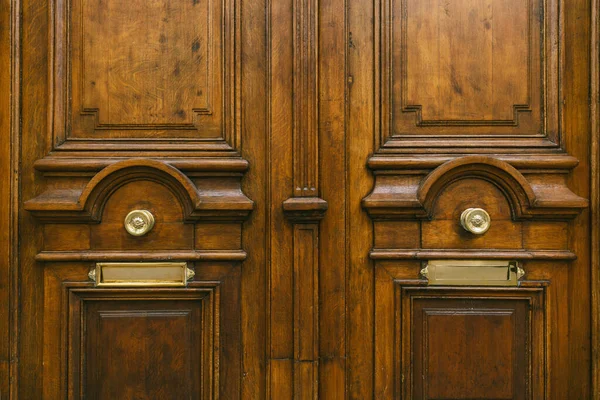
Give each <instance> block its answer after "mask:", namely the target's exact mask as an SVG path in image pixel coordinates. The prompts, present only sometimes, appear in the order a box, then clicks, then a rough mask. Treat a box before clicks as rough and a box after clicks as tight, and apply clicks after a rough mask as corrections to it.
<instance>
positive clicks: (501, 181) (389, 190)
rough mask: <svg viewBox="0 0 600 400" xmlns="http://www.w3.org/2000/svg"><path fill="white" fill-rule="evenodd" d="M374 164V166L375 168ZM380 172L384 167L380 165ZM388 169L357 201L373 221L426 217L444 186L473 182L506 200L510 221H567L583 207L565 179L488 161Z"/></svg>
mask: <svg viewBox="0 0 600 400" xmlns="http://www.w3.org/2000/svg"><path fill="white" fill-rule="evenodd" d="M378 163H379V161H378V162H377V163H376V166H377V167H379V166H380V164H378ZM384 165H385V166H386V167H389V166H390V165H389V164H387V163H384ZM405 168H406V170H404V169H403V170H401V171H397V170H390V171H386V172H387V173H377V174H375V186H374V188H373V191H372V192H371V194H369V195H368V196H367V197H365V198H364V199H363V207H365V208H366V209H367V211H368V213H369V215H370V216H371V217H372V218H374V219H412V218H421V219H423V218H430V217H431V213H432V209H433V205H434V204H435V201H436V199H437V197H438V196H439V194H440V193H441V192H442V191H443V189H444V188H445V187H446V186H448V185H449V184H451V183H453V182H455V181H457V180H460V179H465V178H473V177H475V178H479V179H483V180H486V181H488V182H491V183H492V184H494V185H495V186H497V187H498V188H499V189H500V190H501V191H502V192H503V193H504V195H505V197H506V199H507V200H508V202H509V204H510V206H511V209H512V214H513V218H514V219H516V220H519V219H535V218H540V219H570V218H573V217H575V216H576V215H578V214H579V213H580V212H581V210H582V209H584V208H586V207H587V206H588V201H587V200H586V199H584V198H582V197H579V196H577V195H576V194H574V193H573V192H571V190H570V189H569V188H568V186H567V182H566V174H564V173H553V174H552V173H545V174H544V175H543V177H542V178H540V177H538V176H536V175H535V174H528V175H527V177H525V176H524V175H523V174H521V173H520V172H519V171H517V170H516V169H515V168H514V167H513V166H511V165H510V164H508V163H507V162H505V161H501V160H499V159H496V158H493V157H488V156H466V157H460V158H456V159H453V160H451V161H447V162H446V163H444V164H442V165H440V166H439V167H437V168H436V169H434V170H433V171H431V172H429V174H427V175H425V173H426V172H427V171H425V172H424V171H419V170H415V171H411V168H410V167H408V168H407V167H405Z"/></svg>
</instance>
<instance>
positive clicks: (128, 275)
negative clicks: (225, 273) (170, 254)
mask: <svg viewBox="0 0 600 400" xmlns="http://www.w3.org/2000/svg"><path fill="white" fill-rule="evenodd" d="M94 272H95V273H93V274H90V277H91V278H92V279H94V280H95V281H96V286H144V287H156V286H186V285H187V281H188V279H191V278H192V277H193V271H192V270H190V269H188V268H187V263H185V262H144V263H133V262H132V263H125V262H123V263H97V264H96V268H95V271H94Z"/></svg>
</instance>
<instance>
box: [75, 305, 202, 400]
mask: <svg viewBox="0 0 600 400" xmlns="http://www.w3.org/2000/svg"><path fill="white" fill-rule="evenodd" d="M85 310H86V311H85V315H86V320H87V323H86V329H85V336H84V347H83V348H84V349H85V354H86V358H85V360H86V373H85V377H86V378H85V387H86V395H87V397H89V398H92V399H123V400H126V399H131V400H133V399H136V400H143V399H148V400H150V399H159V398H164V399H166V398H172V399H187V398H198V395H199V394H200V392H201V391H200V382H201V381H202V374H201V371H202V349H203V348H204V346H203V344H202V340H203V335H202V329H203V323H202V313H203V310H202V301H176V300H173V301H135V300H134V301H123V300H119V301H88V302H86V305H85Z"/></svg>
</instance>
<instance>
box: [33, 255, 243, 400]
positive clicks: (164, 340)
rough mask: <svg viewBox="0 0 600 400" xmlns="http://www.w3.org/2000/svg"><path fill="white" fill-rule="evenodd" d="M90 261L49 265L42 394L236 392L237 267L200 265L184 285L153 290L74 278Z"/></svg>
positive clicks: (195, 394) (230, 394) (158, 395)
mask: <svg viewBox="0 0 600 400" xmlns="http://www.w3.org/2000/svg"><path fill="white" fill-rule="evenodd" d="M87 269H88V268H87V267H85V266H73V267H70V268H59V269H53V268H52V266H49V268H47V269H46V272H45V286H46V290H47V291H48V295H47V301H46V304H45V313H46V315H47V319H48V321H52V324H49V325H46V326H45V331H46V335H45V336H44V360H45V367H44V368H45V374H44V396H45V397H44V398H56V397H61V396H62V395H61V393H62V394H64V395H66V394H67V393H68V396H69V397H68V398H73V399H76V398H83V397H86V398H87V397H92V398H112V397H114V396H115V395H117V396H119V397H124V398H168V397H169V396H171V394H172V393H179V394H181V395H182V396H183V397H190V396H191V397H199V398H203V399H213V398H220V397H227V398H232V397H236V396H239V393H240V384H239V382H240V379H241V377H240V374H239V371H240V370H239V368H240V366H239V364H240V361H241V355H240V353H239V351H240V347H239V345H238V343H239V337H240V334H241V332H240V330H239V318H240V313H239V310H240V308H239V307H240V302H239V301H240V298H239V296H238V295H237V293H238V291H239V277H240V274H239V266H237V267H236V266H233V267H232V266H227V265H219V266H216V265H213V266H212V267H208V268H207V267H204V268H201V267H200V266H199V265H197V267H196V269H197V270H198V271H199V274H198V275H196V277H197V278H199V280H198V281H196V282H193V283H190V284H189V286H188V289H159V290H157V289H137V290H127V289H102V290H98V289H95V288H94V287H93V285H91V284H90V283H86V282H74V281H81V278H82V277H83V276H86V275H87V272H86V271H87ZM66 281H71V282H66ZM224 299H227V300H226V301H225V300H224ZM56 300H60V301H56ZM165 324H167V325H168V326H169V329H165V328H166V326H165ZM61 325H63V326H65V327H68V329H67V330H65V331H63V333H62V335H59V334H56V335H55V334H54V333H55V330H56V329H60V326H61ZM161 326H162V328H161ZM133 328H136V329H135V330H134V331H133V332H132V331H130V330H131V329H133ZM110 343H112V344H111V345H110V346H109V347H105V345H107V344H110ZM119 357H123V358H122V359H121V362H120V364H121V365H122V368H120V369H118V371H119V373H118V374H115V371H116V370H115V369H114V365H115V364H114V363H115V362H117V360H118V359H119ZM111 360H112V361H111ZM67 371H68V376H67V375H66V373H67ZM161 375H162V376H161ZM150 377H153V378H152V379H149V378H150ZM223 379H225V381H223ZM165 385H169V386H165ZM147 396H150V397H147Z"/></svg>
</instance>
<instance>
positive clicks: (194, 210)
mask: <svg viewBox="0 0 600 400" xmlns="http://www.w3.org/2000/svg"><path fill="white" fill-rule="evenodd" d="M213 168H215V166H214V165H211V170H214V169H213ZM206 179H209V178H202V177H199V178H197V179H195V180H194V181H192V180H191V179H190V178H189V177H188V176H186V175H185V174H184V173H183V172H181V171H180V170H179V169H177V168H175V167H174V166H172V165H170V164H167V163H165V162H163V161H159V160H154V159H148V158H134V159H128V160H125V161H118V162H115V163H112V164H110V165H109V166H107V167H105V168H103V169H102V170H101V171H100V172H98V173H97V174H96V175H94V176H93V178H91V180H90V181H89V182H87V183H86V184H85V185H84V186H83V187H68V186H67V187H61V186H59V185H58V184H57V185H51V186H50V188H49V189H48V190H46V191H45V192H43V193H42V194H40V195H39V196H37V197H35V198H33V199H31V200H29V201H27V202H25V209H26V210H28V211H30V212H31V213H32V214H33V215H34V216H35V217H36V218H38V219H39V220H40V221H41V222H45V223H48V222H53V223H99V222H100V221H101V218H102V211H103V209H104V205H105V203H106V201H107V200H108V198H109V197H110V196H111V194H112V193H114V191H115V190H117V189H118V188H119V187H121V186H123V185H125V184H127V183H129V182H133V181H140V180H148V181H154V182H158V183H160V184H162V185H164V186H165V187H167V188H168V189H169V190H171V192H173V194H174V195H175V196H176V197H177V199H178V200H179V203H180V204H181V206H182V208H183V210H184V222H198V221H239V222H241V221H243V220H245V219H246V218H247V217H248V216H249V214H250V212H251V211H252V209H253V208H254V203H253V202H252V200H250V199H249V198H248V197H246V195H244V193H243V192H242V190H241V182H240V180H241V176H239V175H233V176H221V177H219V179H216V178H214V177H212V178H211V179H212V180H210V181H209V184H203V180H206Z"/></svg>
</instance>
